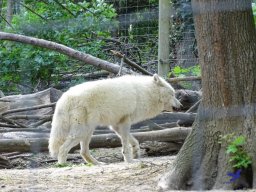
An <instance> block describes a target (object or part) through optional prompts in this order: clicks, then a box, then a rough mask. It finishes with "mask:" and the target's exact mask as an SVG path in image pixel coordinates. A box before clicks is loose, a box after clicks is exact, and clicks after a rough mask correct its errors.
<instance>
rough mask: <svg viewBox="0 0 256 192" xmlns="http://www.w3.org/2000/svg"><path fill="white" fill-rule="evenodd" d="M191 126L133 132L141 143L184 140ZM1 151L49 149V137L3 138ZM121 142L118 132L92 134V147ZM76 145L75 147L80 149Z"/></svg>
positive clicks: (0, 142)
mask: <svg viewBox="0 0 256 192" xmlns="http://www.w3.org/2000/svg"><path fill="white" fill-rule="evenodd" d="M190 131H191V128H188V127H177V128H170V129H164V130H159V131H150V132H139V133H132V135H133V136H134V137H135V138H137V139H138V141H139V142H140V143H142V142H144V141H162V142H183V141H184V140H185V139H186V137H187V135H188V134H189V133H190ZM0 146H1V148H0V152H14V151H19V152H35V153H36V152H40V151H47V150H48V138H38V139H1V140H0ZM120 146H121V142H120V139H119V137H118V136H117V135H116V134H102V135H94V136H92V139H91V143H90V148H113V147H120ZM79 148H80V146H79V145H78V146H76V147H75V148H74V149H79Z"/></svg>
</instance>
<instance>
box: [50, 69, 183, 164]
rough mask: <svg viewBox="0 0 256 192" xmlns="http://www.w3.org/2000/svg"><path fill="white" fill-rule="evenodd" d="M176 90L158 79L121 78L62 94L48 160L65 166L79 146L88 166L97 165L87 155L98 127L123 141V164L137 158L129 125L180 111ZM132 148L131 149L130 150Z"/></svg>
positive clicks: (53, 126)
mask: <svg viewBox="0 0 256 192" xmlns="http://www.w3.org/2000/svg"><path fill="white" fill-rule="evenodd" d="M174 95H175V90H174V89H173V88H172V86H171V85H170V84H168V83H167V82H166V81H165V80H164V79H162V78H161V77H159V76H158V75H156V74H155V75H154V76H153V77H150V76H122V77H118V78H114V79H106V80H99V81H93V82H86V83H83V84H80V85H76V86H74V87H72V88H70V89H69V90H68V91H67V92H65V93H64V94H63V95H62V97H61V98H60V99H59V101H58V102H57V105H56V109H55V113H54V116H53V121H52V129H51V134H50V140H49V151H50V154H51V156H53V157H58V163H60V164H63V163H65V162H66V158H67V154H68V152H69V151H70V149H71V148H72V147H74V146H75V145H77V144H78V143H79V142H80V146H81V155H82V157H83V159H84V160H85V161H87V162H90V163H93V164H98V163H99V162H98V161H97V160H96V159H95V158H93V157H92V156H91V155H90V153H89V142H90V140H91V136H92V134H93V131H94V129H95V127H96V126H97V125H107V126H111V128H112V129H113V130H114V131H115V132H116V134H117V135H118V136H119V137H120V138H121V141H122V146H123V149H122V152H123V156H124V160H125V161H126V162H131V161H132V159H133V158H136V157H139V150H140V148H139V143H138V141H137V140H136V139H135V138H134V137H133V136H132V135H131V134H130V127H131V125H132V124H134V123H137V122H140V121H142V120H145V119H149V118H152V117H154V116H156V115H158V114H159V113H160V112H162V111H163V110H166V111H172V107H173V106H174V107H177V108H179V107H180V103H179V101H178V100H177V99H176V98H175V96H174ZM130 145H131V146H132V148H131V147H130Z"/></svg>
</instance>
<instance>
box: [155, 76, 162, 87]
mask: <svg viewBox="0 0 256 192" xmlns="http://www.w3.org/2000/svg"><path fill="white" fill-rule="evenodd" d="M153 78H154V82H155V83H156V84H158V85H162V81H161V79H160V77H159V76H158V75H157V74H154V75H153Z"/></svg>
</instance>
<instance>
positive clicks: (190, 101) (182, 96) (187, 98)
mask: <svg viewBox="0 0 256 192" xmlns="http://www.w3.org/2000/svg"><path fill="white" fill-rule="evenodd" d="M175 97H176V98H177V99H178V100H179V101H180V102H181V104H182V107H181V109H182V110H188V109H189V108H191V107H192V106H193V105H194V104H195V103H197V102H198V101H199V100H200V99H201V98H202V92H201V91H192V90H186V89H180V90H177V91H176V93H175ZM197 107H198V106H196V107H195V108H194V109H193V110H190V112H196V110H197Z"/></svg>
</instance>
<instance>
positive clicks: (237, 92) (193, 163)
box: [159, 0, 256, 190]
mask: <svg viewBox="0 0 256 192" xmlns="http://www.w3.org/2000/svg"><path fill="white" fill-rule="evenodd" d="M193 11H194V19H195V27H196V35H197V42H198V49H199V62H200V65H201V69H202V87H203V98H202V102H201V105H200V107H199V110H198V115H197V118H196V120H195V123H194V125H193V130H192V132H191V134H190V135H189V136H188V138H187V140H186V141H185V143H184V145H183V147H182V149H181V150H180V152H179V154H178V156H177V158H176V160H175V162H174V164H173V168H172V170H170V171H169V172H168V173H167V174H166V175H164V176H163V177H162V178H161V180H160V182H159V187H160V188H161V189H163V190H166V189H194V190H207V189H236V188H237V187H249V188H250V187H253V188H256V164H255V163H256V142H255V136H256V130H255V129H256V118H255V103H256V87H255V86H256V63H255V62H256V30H255V25H254V21H253V15H252V8H251V1H250V0H243V1H241V0H233V1H230V0H227V1H223V0H193ZM230 133H235V135H240V134H242V135H244V136H246V138H247V143H246V150H247V152H248V154H249V155H250V156H251V157H252V162H253V163H252V166H251V167H249V169H248V170H249V171H247V172H245V175H244V177H243V179H244V180H243V181H241V179H238V181H236V182H229V180H230V177H228V176H227V172H232V171H234V170H233V168H232V166H231V165H230V164H229V163H228V160H229V158H230V157H229V156H228V155H227V154H226V152H225V151H226V147H227V146H226V144H225V143H222V144H220V143H218V141H219V136H220V135H227V134H230ZM251 174H253V179H252V175H251ZM241 178H242V177H241ZM252 180H253V181H252Z"/></svg>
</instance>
